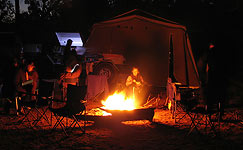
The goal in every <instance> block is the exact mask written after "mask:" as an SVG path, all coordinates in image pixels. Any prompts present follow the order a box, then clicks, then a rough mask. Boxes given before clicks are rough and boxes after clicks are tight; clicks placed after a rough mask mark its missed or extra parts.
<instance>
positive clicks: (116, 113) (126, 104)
mask: <svg viewBox="0 0 243 150" xmlns="http://www.w3.org/2000/svg"><path fill="white" fill-rule="evenodd" d="M101 103H102V105H103V107H99V108H97V109H92V110H91V111H90V113H91V112H92V113H93V114H96V115H92V114H89V113H88V117H89V119H91V120H96V121H97V120H98V119H99V118H100V117H101V116H103V119H105V118H107V119H111V120H116V121H127V120H149V121H152V119H153V116H154V108H144V107H141V106H139V105H138V102H137V99H136V97H134V96H129V97H128V96H126V93H125V92H124V91H121V92H117V91H116V92H115V93H114V94H112V95H110V96H108V98H107V99H106V100H102V101H101ZM99 116H100V117H99ZM88 117H87V118H88Z"/></svg>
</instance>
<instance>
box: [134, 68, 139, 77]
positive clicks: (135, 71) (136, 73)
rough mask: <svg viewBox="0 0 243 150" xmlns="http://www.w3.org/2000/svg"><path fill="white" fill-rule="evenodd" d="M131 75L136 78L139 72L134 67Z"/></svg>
mask: <svg viewBox="0 0 243 150" xmlns="http://www.w3.org/2000/svg"><path fill="white" fill-rule="evenodd" d="M132 74H133V75H134V76H135V77H136V76H137V75H138V74H139V70H138V68H136V67H133V68H132Z"/></svg>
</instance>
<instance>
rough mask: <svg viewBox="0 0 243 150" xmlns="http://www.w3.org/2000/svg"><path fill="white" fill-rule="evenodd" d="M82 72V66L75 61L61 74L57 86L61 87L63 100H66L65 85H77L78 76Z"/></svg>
mask: <svg viewBox="0 0 243 150" xmlns="http://www.w3.org/2000/svg"><path fill="white" fill-rule="evenodd" d="M81 72H82V65H81V64H80V63H78V62H77V61H76V62H75V63H74V64H71V65H68V66H66V70H65V72H64V73H62V74H61V76H60V79H59V84H60V86H61V87H62V92H63V97H62V98H63V100H64V101H65V100H66V95H67V85H68V84H72V85H79V76H80V74H81Z"/></svg>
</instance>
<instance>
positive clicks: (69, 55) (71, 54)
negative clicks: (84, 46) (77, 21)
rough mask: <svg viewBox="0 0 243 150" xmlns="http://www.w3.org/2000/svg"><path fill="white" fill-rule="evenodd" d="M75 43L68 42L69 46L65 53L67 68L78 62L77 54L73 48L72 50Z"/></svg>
mask: <svg viewBox="0 0 243 150" xmlns="http://www.w3.org/2000/svg"><path fill="white" fill-rule="evenodd" d="M72 43H73V41H72V40H71V39H68V40H67V44H66V46H65V48H64V52H63V64H64V65H65V66H66V67H67V66H70V65H72V64H73V62H74V61H77V52H76V50H75V49H74V48H73V49H72Z"/></svg>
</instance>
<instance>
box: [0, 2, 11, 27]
mask: <svg viewBox="0 0 243 150" xmlns="http://www.w3.org/2000/svg"><path fill="white" fill-rule="evenodd" d="M14 17H15V11H14V6H13V4H12V3H11V2H10V0H0V22H3V23H13V22H14V21H15V18H14Z"/></svg>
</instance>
